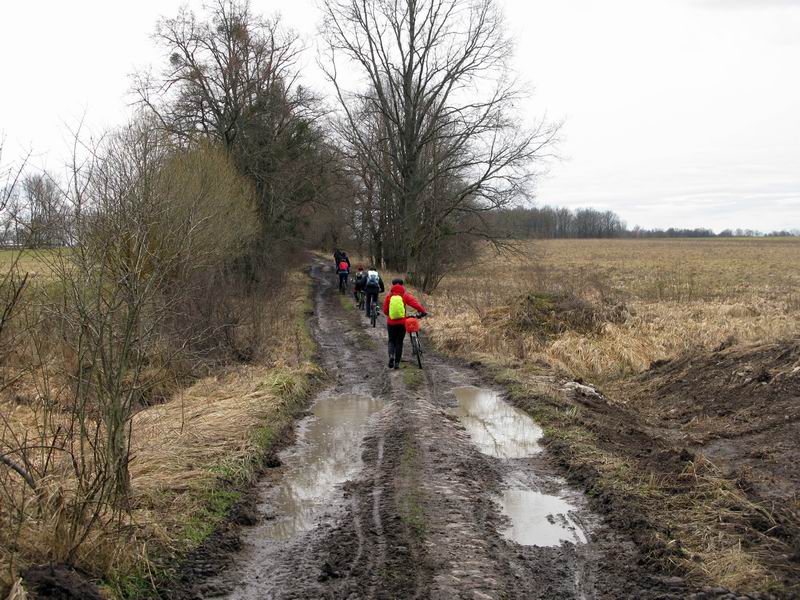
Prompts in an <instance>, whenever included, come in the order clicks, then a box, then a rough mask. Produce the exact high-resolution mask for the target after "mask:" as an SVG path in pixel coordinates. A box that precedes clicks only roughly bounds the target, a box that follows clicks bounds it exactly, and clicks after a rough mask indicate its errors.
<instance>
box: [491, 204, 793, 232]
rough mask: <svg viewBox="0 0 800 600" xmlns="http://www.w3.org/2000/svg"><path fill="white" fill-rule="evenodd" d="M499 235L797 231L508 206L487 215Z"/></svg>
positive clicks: (609, 213)
mask: <svg viewBox="0 0 800 600" xmlns="http://www.w3.org/2000/svg"><path fill="white" fill-rule="evenodd" d="M487 218H488V219H489V220H490V221H491V224H492V226H493V228H494V230H495V231H496V232H497V234H498V236H499V237H505V238H511V239H568V238H710V237H793V236H800V230H797V229H793V230H783V231H773V232H770V233H763V232H761V231H757V230H754V229H726V230H724V231H721V232H720V233H715V232H714V231H713V230H711V229H707V228H697V229H681V228H676V227H670V228H669V229H644V228H642V227H639V226H638V225H637V226H636V227H633V228H630V229H629V228H628V226H627V225H626V223H625V221H623V220H622V219H621V218H620V216H619V215H618V214H616V213H615V212H613V211H610V210H597V209H594V208H579V209H576V210H571V209H569V208H559V207H552V206H542V207H532V208H510V209H504V210H499V211H496V212H493V213H491V214H490V215H488V217H487Z"/></svg>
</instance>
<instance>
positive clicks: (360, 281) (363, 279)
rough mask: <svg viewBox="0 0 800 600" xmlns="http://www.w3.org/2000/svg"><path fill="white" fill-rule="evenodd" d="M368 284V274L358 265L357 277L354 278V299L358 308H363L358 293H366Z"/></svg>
mask: <svg viewBox="0 0 800 600" xmlns="http://www.w3.org/2000/svg"><path fill="white" fill-rule="evenodd" d="M366 284H367V273H366V271H364V267H363V266H361V265H358V266H357V267H356V275H355V277H353V299H354V300H355V301H356V306H358V307H359V308H361V305H360V304H359V303H358V293H359V292H363V291H364V286H365V285H366Z"/></svg>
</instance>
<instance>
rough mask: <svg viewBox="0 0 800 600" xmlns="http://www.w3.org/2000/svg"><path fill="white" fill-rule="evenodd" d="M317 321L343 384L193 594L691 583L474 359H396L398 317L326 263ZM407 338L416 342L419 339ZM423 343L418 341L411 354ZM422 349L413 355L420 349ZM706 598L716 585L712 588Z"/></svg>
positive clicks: (440, 594)
mask: <svg viewBox="0 0 800 600" xmlns="http://www.w3.org/2000/svg"><path fill="white" fill-rule="evenodd" d="M312 275H313V277H314V280H315V314H314V317H313V331H314V335H315V337H316V340H317V342H318V344H319V347H320V355H321V360H322V362H323V364H324V366H325V368H326V369H327V370H328V372H329V373H330V374H331V378H332V384H331V385H330V387H328V388H327V389H326V390H324V391H323V392H322V393H320V394H319V396H318V397H317V398H316V400H315V401H314V403H313V405H312V406H311V408H310V410H309V415H308V416H307V417H306V418H304V419H302V420H301V421H300V422H299V423H298V425H297V435H296V442H295V443H294V444H293V445H292V446H291V447H289V448H287V449H286V450H284V451H283V453H282V454H281V466H279V467H277V468H273V469H270V470H269V472H268V474H267V475H266V476H265V477H264V478H263V480H262V481H261V483H260V484H259V486H258V489H257V497H258V506H257V510H256V511H255V512H256V514H255V515H254V518H253V521H254V522H255V524H254V525H252V526H248V527H243V528H242V530H241V531H240V538H241V540H242V543H241V544H239V545H238V546H237V547H234V548H233V549H232V550H231V551H230V552H228V553H225V552H224V550H223V551H220V552H218V559H219V560H218V563H219V564H218V565H217V568H216V569H212V571H217V572H216V573H214V574H212V575H210V576H208V577H200V576H196V577H193V578H192V581H190V582H189V589H187V590H185V592H186V596H188V597H194V598H231V599H268V598H269V599H271V598H274V599H278V598H281V599H284V598H285V599H288V598H298V599H299V598H347V599H356V598H436V599H438V598H470V599H488V598H525V599H535V598H548V599H556V598H558V599H565V598H587V599H588V598H685V597H687V596H688V595H689V593H690V590H687V589H685V588H684V587H683V584H682V583H681V582H680V580H678V581H675V580H670V579H669V578H663V577H650V576H648V575H647V574H646V573H642V572H640V569H639V567H638V566H637V565H638V563H639V560H640V557H639V556H638V554H637V551H636V548H635V547H634V546H633V544H631V543H630V542H629V541H627V540H626V539H624V538H622V537H617V536H616V535H615V534H614V533H613V532H612V531H610V530H609V529H608V528H607V527H606V526H604V525H603V524H602V523H601V522H600V520H599V519H597V518H596V517H595V516H593V515H592V514H591V513H590V512H589V511H588V510H587V509H586V507H585V501H584V499H583V498H582V497H581V495H580V494H579V493H577V492H576V491H574V490H570V489H568V488H567V487H566V486H565V484H564V482H563V481H562V480H561V479H560V478H559V477H558V476H557V472H556V470H555V468H554V466H553V465H552V464H550V462H549V459H548V457H547V455H546V453H544V452H543V451H542V449H541V448H540V446H539V443H538V440H539V438H540V436H541V430H540V429H539V428H538V427H537V426H536V424H535V423H533V422H532V421H531V420H530V418H529V417H528V416H527V415H526V414H525V413H522V412H521V411H519V410H517V409H515V408H513V407H511V406H509V405H508V404H506V403H505V402H504V401H503V400H502V397H501V396H500V394H499V393H498V392H497V391H495V390H491V389H487V388H486V387H485V385H483V383H482V382H481V381H480V379H479V377H478V375H477V374H476V373H475V372H473V371H472V370H471V369H470V368H469V367H466V366H462V365H457V364H453V363H450V362H447V361H444V360H442V359H439V358H436V357H433V356H431V355H427V356H426V358H427V365H426V370H425V371H424V372H420V371H418V370H417V369H416V366H415V365H412V364H411V363H410V362H408V363H404V365H403V369H401V370H399V371H398V370H393V371H389V370H388V369H387V367H386V350H385V335H386V334H385V331H384V329H383V328H382V327H381V322H379V325H378V327H377V328H376V329H372V328H371V327H368V323H367V321H366V320H365V319H364V318H363V317H362V316H361V315H358V314H356V313H355V312H354V311H349V310H345V309H344V308H343V307H342V303H341V301H340V297H339V295H338V293H337V292H336V290H335V289H334V287H333V276H332V275H331V274H330V273H328V272H326V270H325V269H324V268H323V267H321V266H320V265H315V266H314V268H313V269H312ZM406 351H407V353H408V344H407V348H406ZM408 354H410V353H408ZM410 359H411V356H410V355H407V356H405V357H404V360H410ZM696 597H706V596H704V595H698V596H696Z"/></svg>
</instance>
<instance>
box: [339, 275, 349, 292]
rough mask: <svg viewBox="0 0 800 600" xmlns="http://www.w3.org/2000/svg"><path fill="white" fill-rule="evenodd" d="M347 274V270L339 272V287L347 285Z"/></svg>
mask: <svg viewBox="0 0 800 600" xmlns="http://www.w3.org/2000/svg"><path fill="white" fill-rule="evenodd" d="M348 275H350V273H347V272H344V273H339V289H341V288H343V287H344V288H346V287H347V277H348Z"/></svg>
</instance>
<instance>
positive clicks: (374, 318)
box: [369, 296, 378, 327]
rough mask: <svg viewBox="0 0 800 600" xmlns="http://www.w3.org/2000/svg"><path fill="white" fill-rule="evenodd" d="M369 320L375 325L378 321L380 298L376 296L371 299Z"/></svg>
mask: <svg viewBox="0 0 800 600" xmlns="http://www.w3.org/2000/svg"><path fill="white" fill-rule="evenodd" d="M369 322H370V324H371V325H372V326H373V327H375V324H376V323H377V322H378V300H377V299H376V298H375V296H372V297H371V298H370V299H369Z"/></svg>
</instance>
